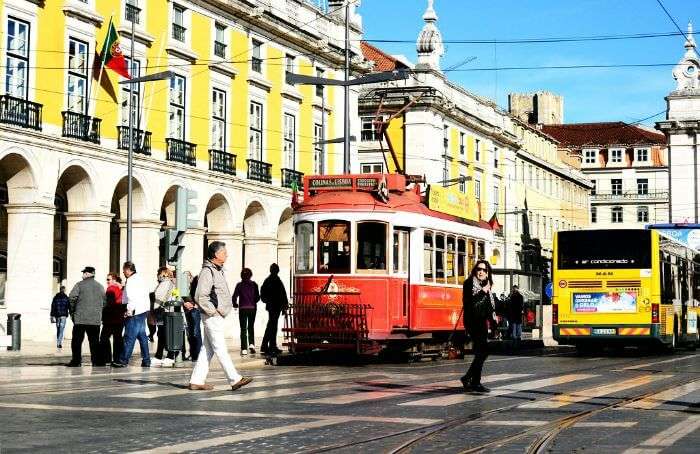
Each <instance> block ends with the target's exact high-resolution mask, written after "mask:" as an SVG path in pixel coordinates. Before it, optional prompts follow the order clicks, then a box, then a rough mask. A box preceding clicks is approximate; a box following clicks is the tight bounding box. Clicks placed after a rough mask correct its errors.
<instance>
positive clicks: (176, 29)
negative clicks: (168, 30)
mask: <svg viewBox="0 0 700 454" xmlns="http://www.w3.org/2000/svg"><path fill="white" fill-rule="evenodd" d="M186 31H187V29H186V28H185V27H183V26H182V25H178V24H173V39H175V40H178V41H180V42H181V43H184V42H185V32H186Z"/></svg>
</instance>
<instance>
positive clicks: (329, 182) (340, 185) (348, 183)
mask: <svg viewBox="0 0 700 454" xmlns="http://www.w3.org/2000/svg"><path fill="white" fill-rule="evenodd" d="M351 188H352V178H347V177H337V178H330V177H329V178H313V179H312V180H310V181H309V189H312V190H313V189H351Z"/></svg>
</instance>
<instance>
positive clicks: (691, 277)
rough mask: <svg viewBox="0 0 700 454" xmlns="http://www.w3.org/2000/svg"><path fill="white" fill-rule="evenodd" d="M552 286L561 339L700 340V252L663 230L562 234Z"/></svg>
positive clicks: (596, 343) (609, 342)
mask: <svg viewBox="0 0 700 454" xmlns="http://www.w3.org/2000/svg"><path fill="white" fill-rule="evenodd" d="M552 284H553V298H552V334H553V336H554V339H555V340H556V341H558V342H559V343H560V344H568V345H575V346H576V347H577V348H578V349H580V350H587V349H592V348H600V347H606V346H626V345H639V344H655V345H665V346H667V347H669V348H671V349H673V348H675V347H676V346H678V345H681V344H686V345H688V346H690V347H693V348H694V347H695V346H696V345H698V343H700V338H699V337H698V325H697V320H698V314H699V313H700V254H699V253H698V251H696V250H693V249H690V248H689V247H687V246H686V245H684V244H682V243H680V242H678V241H676V240H673V239H671V238H670V237H669V236H666V235H662V234H661V233H660V232H659V231H657V230H653V229H651V230H649V229H648V230H641V229H636V230H633V229H625V230H574V231H564V232H558V233H557V234H556V237H555V239H554V258H553V279H552Z"/></svg>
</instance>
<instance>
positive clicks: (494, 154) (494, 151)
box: [493, 147, 498, 169]
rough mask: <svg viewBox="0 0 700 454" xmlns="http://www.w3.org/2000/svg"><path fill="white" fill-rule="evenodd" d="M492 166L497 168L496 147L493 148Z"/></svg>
mask: <svg viewBox="0 0 700 454" xmlns="http://www.w3.org/2000/svg"><path fill="white" fill-rule="evenodd" d="M493 167H494V168H495V169H497V168H498V148H495V147H494V149H493Z"/></svg>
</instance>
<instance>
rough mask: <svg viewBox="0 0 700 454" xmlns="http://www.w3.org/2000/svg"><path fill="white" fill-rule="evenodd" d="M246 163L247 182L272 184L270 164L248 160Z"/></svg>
mask: <svg viewBox="0 0 700 454" xmlns="http://www.w3.org/2000/svg"><path fill="white" fill-rule="evenodd" d="M246 162H247V163H248V179H249V180H254V181H261V182H263V183H267V184H270V183H272V164H268V163H267V162H263V161H258V160H255V159H248V160H247V161H246Z"/></svg>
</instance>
